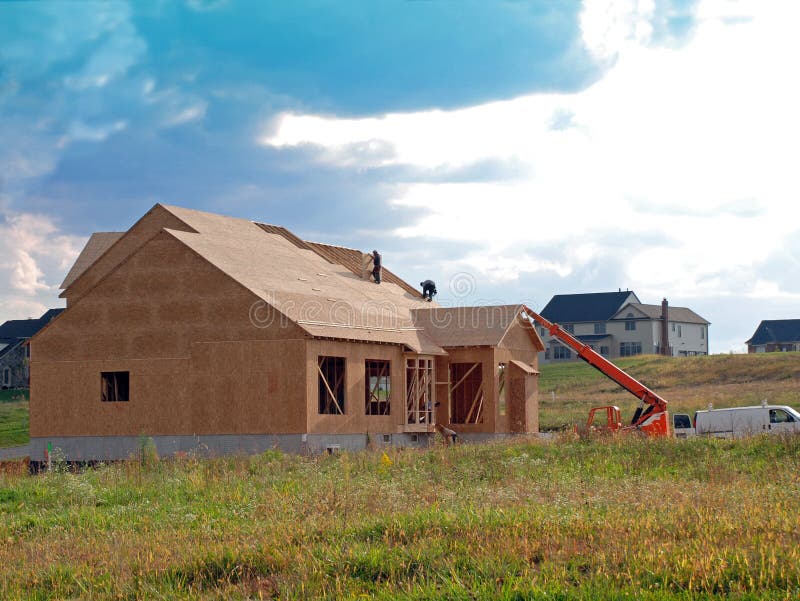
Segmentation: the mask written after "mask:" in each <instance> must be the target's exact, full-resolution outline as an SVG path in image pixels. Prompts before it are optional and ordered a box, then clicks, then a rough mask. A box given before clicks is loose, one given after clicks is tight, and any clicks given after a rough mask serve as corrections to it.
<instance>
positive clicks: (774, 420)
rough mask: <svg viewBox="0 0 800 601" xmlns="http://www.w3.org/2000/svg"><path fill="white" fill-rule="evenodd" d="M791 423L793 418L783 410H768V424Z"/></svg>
mask: <svg viewBox="0 0 800 601" xmlns="http://www.w3.org/2000/svg"><path fill="white" fill-rule="evenodd" d="M793 421H794V417H792V416H791V415H789V414H788V413H786V412H785V411H784V410H783V409H770V410H769V423H771V424H785V423H786V422H793Z"/></svg>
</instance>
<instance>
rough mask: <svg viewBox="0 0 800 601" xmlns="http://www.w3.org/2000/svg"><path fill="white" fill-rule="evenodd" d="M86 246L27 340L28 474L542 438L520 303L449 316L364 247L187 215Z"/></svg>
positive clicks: (533, 358)
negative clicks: (159, 459) (199, 455)
mask: <svg viewBox="0 0 800 601" xmlns="http://www.w3.org/2000/svg"><path fill="white" fill-rule="evenodd" d="M91 242H92V241H91V240H90V243H91ZM95 242H97V240H96V241H95ZM90 246H92V245H91V244H87V249H86V250H85V251H84V253H82V255H81V257H79V258H78V261H77V262H76V265H77V266H78V267H77V268H75V269H74V270H72V271H71V272H70V277H69V278H67V279H66V280H65V283H66V288H65V290H64V292H63V293H62V296H63V297H64V298H66V300H67V309H66V310H65V311H64V313H63V314H62V315H61V317H60V318H59V319H58V320H57V321H56V322H54V323H52V324H50V325H49V326H48V327H45V328H44V329H43V330H42V331H41V332H39V334H38V335H37V336H36V337H34V338H33V339H32V340H31V343H30V344H31V400H30V409H31V415H30V431H31V443H30V444H31V459H32V460H33V461H41V460H43V458H44V451H45V448H47V446H48V445H51V446H53V447H59V448H60V449H62V451H63V452H64V454H65V456H66V458H67V459H71V460H89V459H117V458H124V457H127V456H128V455H129V454H130V453H133V452H136V450H137V448H138V445H139V437H140V436H141V435H142V434H144V435H147V436H151V437H153V439H154V441H155V443H156V445H157V448H158V450H159V452H160V453H171V452H175V451H181V450H192V449H198V448H202V449H206V450H208V451H209V452H211V453H229V452H258V451H262V450H264V449H266V448H270V447H273V446H277V447H280V448H283V449H285V450H288V451H295V452H302V451H306V450H311V451H319V450H324V449H325V448H335V447H341V448H360V447H363V446H365V445H366V444H367V442H368V441H373V442H377V443H381V444H410V445H413V444H425V443H426V442H427V441H428V439H429V437H430V436H432V435H433V433H434V432H435V428H436V425H437V424H438V425H440V426H446V427H449V428H451V429H453V430H455V431H457V432H458V433H459V434H460V436H461V437H462V438H466V439H470V438H472V439H481V438H486V437H491V436H498V435H507V434H512V433H527V432H535V431H536V430H537V428H538V404H537V402H538V401H537V379H536V376H537V373H538V372H537V371H536V367H537V354H538V352H539V351H541V350H542V349H543V348H544V347H543V345H542V342H541V340H540V338H539V337H538V335H537V334H536V331H535V330H534V328H533V327H532V325H531V324H530V322H529V321H528V320H525V319H522V318H521V317H520V312H521V306H501V307H467V308H461V309H458V310H449V309H443V308H440V307H438V306H437V305H436V303H428V302H425V301H423V300H422V298H421V294H420V292H419V291H418V290H417V289H416V288H414V287H412V286H410V285H409V284H407V283H406V282H405V281H403V280H402V279H401V278H399V277H398V276H397V275H395V274H393V273H392V272H391V271H390V270H388V269H385V268H384V273H383V283H381V284H380V285H376V284H375V283H374V282H372V281H371V280H369V279H368V276H365V274H368V273H369V271H368V270H365V269H364V267H365V256H364V254H363V253H361V252H360V251H358V250H354V249H347V248H342V247H336V246H331V245H325V244H317V243H311V242H306V241H303V240H301V239H300V238H298V237H297V236H295V235H293V234H292V233H291V232H289V231H288V230H286V229H285V228H281V227H277V226H271V225H266V224H259V223H253V222H251V221H247V220H244V219H234V218H231V217H223V216H220V215H214V214H210V213H203V212H200V211H193V210H188V209H183V208H180V207H169V206H164V205H156V206H155V207H153V208H152V209H151V210H150V211H149V212H148V213H147V214H146V215H144V216H143V217H142V218H141V219H140V220H139V221H138V222H137V223H136V224H134V225H133V226H132V227H131V228H130V229H129V230H128V231H127V232H125V233H124V234H123V235H120V236H118V237H116V238H115V239H114V240H113V241H112V243H111V244H110V245H108V246H107V247H106V248H105V250H102V252H97V248H98V247H97V246H96V245H94V246H93V247H90ZM86 253H88V254H89V255H91V256H90V257H88V258H87V256H85V254H86ZM385 259H389V258H388V257H386V258H385Z"/></svg>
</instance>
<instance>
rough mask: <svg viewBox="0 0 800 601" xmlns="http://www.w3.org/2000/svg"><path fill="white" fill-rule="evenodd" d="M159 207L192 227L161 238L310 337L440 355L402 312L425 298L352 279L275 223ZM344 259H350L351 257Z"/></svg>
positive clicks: (394, 287)
mask: <svg viewBox="0 0 800 601" xmlns="http://www.w3.org/2000/svg"><path fill="white" fill-rule="evenodd" d="M166 208H167V210H169V211H171V212H173V211H174V212H175V214H176V216H177V217H179V218H180V219H181V220H182V221H184V222H186V223H187V224H188V225H189V226H191V227H192V228H193V229H194V230H195V232H186V231H177V230H169V229H167V230H165V231H166V232H168V233H169V235H171V236H173V237H174V238H176V239H178V240H179V241H181V242H182V243H183V244H185V245H186V246H188V247H189V248H191V249H192V250H194V251H195V252H196V253H197V254H199V255H200V256H202V257H203V258H204V259H206V260H207V261H208V262H209V263H211V264H212V265H214V266H216V267H217V268H218V269H220V270H221V271H223V272H224V273H226V274H227V275H228V276H230V277H231V278H233V279H234V280H236V281H237V282H239V283H240V284H241V285H242V286H244V287H245V288H247V289H248V290H250V291H251V292H252V293H253V294H254V295H256V296H257V297H259V298H261V299H262V300H264V301H265V302H267V303H268V304H270V305H271V306H273V307H275V309H277V310H278V311H280V312H281V313H282V314H283V315H285V316H286V317H287V318H288V319H290V320H291V321H293V322H294V323H296V324H298V325H299V326H300V327H301V328H303V329H304V330H305V331H306V332H308V333H309V334H310V335H312V336H316V337H321V338H340V339H348V340H363V341H372V342H386V343H393V344H403V345H405V346H407V347H408V348H409V349H411V350H413V351H415V352H418V353H427V354H444V350H443V349H442V348H441V347H440V346H439V345H437V344H436V343H434V342H433V340H431V338H430V337H429V336H428V335H427V334H426V332H425V331H422V330H420V329H419V328H417V327H416V326H415V325H414V323H413V321H412V319H411V313H410V311H411V309H412V308H414V307H417V306H420V305H422V304H423V303H424V302H425V301H423V299H422V297H421V295H419V293H417V292H416V290H414V293H413V294H412V293H410V292H409V291H408V290H407V288H410V287H409V286H408V285H406V286H400V285H397V284H395V283H393V282H391V281H386V282H383V283H381V284H380V285H377V284H375V283H374V282H372V281H368V280H364V279H362V278H361V277H360V270H359V275H356V273H354V272H353V270H352V269H350V268H349V267H345V266H343V265H342V264H340V263H338V262H333V261H331V260H329V259H327V258H324V257H323V256H322V255H321V254H319V253H318V252H317V251H316V250H315V249H314V248H313V247H312V245H311V244H309V243H305V242H303V241H302V240H300V239H299V238H297V237H296V236H293V235H291V236H287V235H286V233H285V232H284V231H280V230H281V229H283V228H279V226H266V227H264V225H263V224H256V223H253V222H251V221H247V220H244V219H237V218H233V217H225V216H222V215H214V214H211V213H202V212H200V211H193V210H190V209H183V208H179V207H166ZM331 248H335V247H331ZM345 250H348V249H345ZM349 250H350V251H352V249H349ZM355 252H358V251H355ZM346 254H347V256H349V257H352V252H350V253H346ZM412 290H413V289H412ZM426 304H427V303H426Z"/></svg>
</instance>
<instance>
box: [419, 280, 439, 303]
mask: <svg viewBox="0 0 800 601" xmlns="http://www.w3.org/2000/svg"><path fill="white" fill-rule="evenodd" d="M419 285H420V286H422V298H424V299H427V301H428V302H431V301H432V300H433V297H434V296H435V295H436V283H435V282H434V281H433V280H425V281H424V282H420V283H419Z"/></svg>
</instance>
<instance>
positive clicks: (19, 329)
mask: <svg viewBox="0 0 800 601" xmlns="http://www.w3.org/2000/svg"><path fill="white" fill-rule="evenodd" d="M63 310H64V309H49V310H48V311H46V312H45V313H44V314H43V315H42V316H41V317H39V318H37V319H11V320H9V321H7V322H5V323H4V324H2V325H0V344H4V345H6V346H4V347H3V348H0V356H2V355H4V354H6V353H8V352H10V351H11V349H12V348H14V347H15V346H16V345H17V344H18V343H19V342H21V341H23V340H27V339H28V338H30V337H31V336H33V335H34V334H36V332H38V331H39V330H41V329H42V328H43V327H44V326H46V325H47V324H48V323H49V322H50V321H52V320H53V319H54V318H55V317H57V316H58V315H59V314H60V313H61V312H62V311H63Z"/></svg>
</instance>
